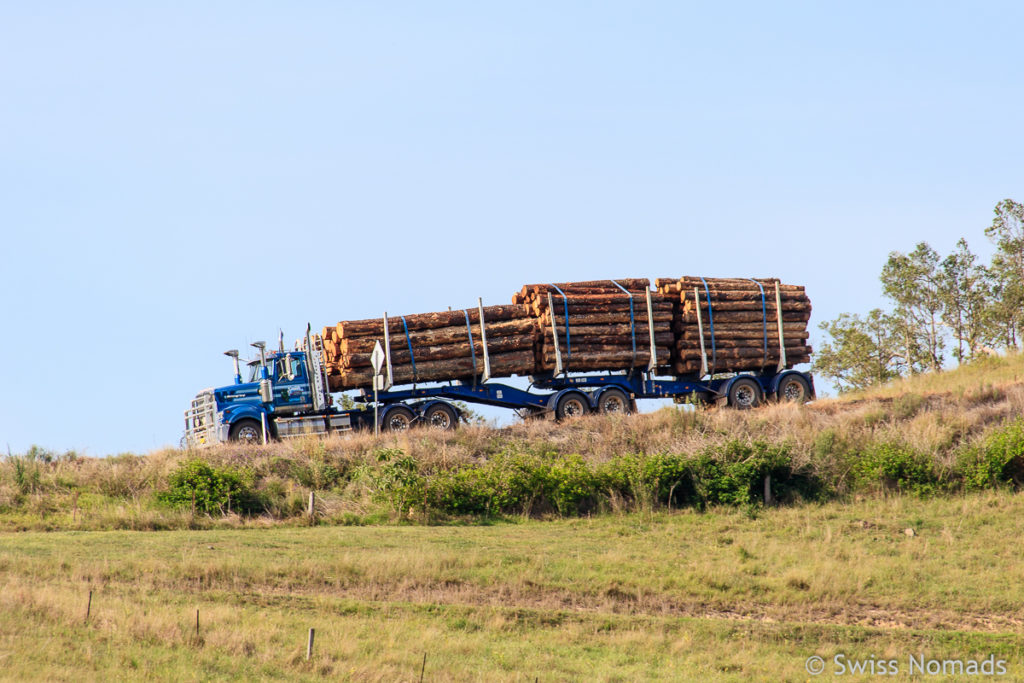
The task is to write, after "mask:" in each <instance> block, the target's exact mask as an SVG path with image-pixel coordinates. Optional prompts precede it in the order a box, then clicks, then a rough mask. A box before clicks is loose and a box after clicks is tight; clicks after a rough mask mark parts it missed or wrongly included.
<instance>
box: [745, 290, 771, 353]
mask: <svg viewBox="0 0 1024 683" xmlns="http://www.w3.org/2000/svg"><path fill="white" fill-rule="evenodd" d="M747 279H748V280H750V281H751V282H753V283H754V284H755V285H757V286H758V287H759V288H760V289H761V325H762V326H763V327H764V364H765V365H768V309H767V308H766V307H765V304H764V285H762V284H761V283H760V282H758V281H757V280H755V279H754V278H752V277H750V278H747Z"/></svg>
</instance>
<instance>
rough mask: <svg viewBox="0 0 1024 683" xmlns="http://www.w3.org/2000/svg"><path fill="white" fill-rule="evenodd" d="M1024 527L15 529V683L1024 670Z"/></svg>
mask: <svg viewBox="0 0 1024 683" xmlns="http://www.w3.org/2000/svg"><path fill="white" fill-rule="evenodd" d="M1022 519H1024V497H1021V496H1017V495H1014V494H1011V493H1006V492H984V493H978V494H971V495H968V496H963V497H941V498H933V499H929V500H922V499H919V498H913V497H891V498H872V499H867V500H861V501H854V502H848V503H827V504H824V505H799V506H793V507H783V508H775V509H768V510H763V511H761V512H760V513H758V514H756V515H751V514H749V513H748V512H744V511H742V510H737V509H734V508H723V509H715V510H711V511H708V512H704V513H698V512H694V511H682V512H674V513H664V512H662V513H653V514H625V515H603V516H600V517H594V518H590V519H587V518H583V519H572V520H553V521H523V522H520V523H510V522H502V523H496V524H493V525H475V526H421V525H417V526H413V525H408V526H364V527H343V526H316V527H305V528H304V527H291V528H284V527H278V528H267V529H252V528H250V529H213V530H205V531H189V530H182V531H155V532H152V531H110V532H102V531H100V532H50V533H46V532H25V533H7V534H3V535H0V676H2V677H3V678H4V679H6V680H26V679H36V680H38V679H46V680H67V681H78V680H101V679H106V680H111V679H113V680H122V679H136V680H141V679H146V680H150V679H157V680H209V679H235V680H248V679H289V680H293V679H307V680H316V679H321V678H331V679H341V680H381V681H393V680H408V681H415V680H419V677H420V672H421V668H423V667H424V665H423V657H424V654H426V665H425V669H424V680H480V681H483V680H488V681H490V680H509V681H534V680H542V681H554V680H602V681H633V680H687V679H718V680H750V679H760V680H804V679H807V678H808V675H807V673H806V671H805V668H804V667H805V660H806V659H807V657H809V656H811V655H815V654H816V655H819V656H821V657H823V658H825V660H826V661H827V663H828V666H829V671H831V670H832V668H833V666H834V665H833V662H834V660H833V657H835V656H836V655H837V654H843V655H845V656H846V657H848V658H860V659H868V660H869V659H870V658H871V656H872V655H873V656H874V657H876V658H884V659H897V660H898V661H899V663H900V668H901V670H903V671H906V667H907V663H908V660H907V658H908V657H909V656H911V655H915V656H925V657H930V658H935V659H961V660H963V659H976V660H979V661H980V660H984V659H985V658H986V657H988V656H989V655H994V656H995V657H996V659H1002V660H1005V661H1006V664H1005V666H1006V667H1007V670H1008V676H1009V677H1010V678H1020V677H1022V676H1024V638H1022V635H1024V564H1022V563H1021V562H1020V546H1019V539H1020V533H1021V530H1022V526H1024V523H1022V521H1021V520H1022ZM907 529H913V530H914V532H913V535H909V534H908V532H907V531H906V530H907ZM90 590H92V591H93V598H92V606H91V614H90V616H89V620H88V621H87V622H86V620H85V613H86V606H87V600H88V593H89V591H90ZM196 610H198V611H199V622H200V625H199V635H198V637H197V636H196V633H195V618H196ZM309 628H315V629H316V641H315V645H314V654H313V658H312V660H311V661H308V662H307V661H306V659H305V646H306V637H307V632H308V629H309ZM823 678H828V676H825V677H823ZM846 678H852V679H854V680H856V677H851V676H847V677H844V680H846ZM954 678H955V677H954ZM974 679H976V677H974V678H971V677H968V676H965V677H964V680H974Z"/></svg>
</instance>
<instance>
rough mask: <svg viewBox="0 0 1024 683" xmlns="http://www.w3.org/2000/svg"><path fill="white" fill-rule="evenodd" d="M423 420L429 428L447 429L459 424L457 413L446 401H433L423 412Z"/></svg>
mask: <svg viewBox="0 0 1024 683" xmlns="http://www.w3.org/2000/svg"><path fill="white" fill-rule="evenodd" d="M423 420H424V421H425V422H426V423H427V425H428V426H429V427H430V428H431V429H437V430H439V431H449V430H452V429H455V427H456V426H458V424H459V414H458V413H457V412H455V408H452V407H451V406H450V405H448V404H447V403H435V404H434V405H432V406H430V407H429V408H427V410H426V412H425V413H423Z"/></svg>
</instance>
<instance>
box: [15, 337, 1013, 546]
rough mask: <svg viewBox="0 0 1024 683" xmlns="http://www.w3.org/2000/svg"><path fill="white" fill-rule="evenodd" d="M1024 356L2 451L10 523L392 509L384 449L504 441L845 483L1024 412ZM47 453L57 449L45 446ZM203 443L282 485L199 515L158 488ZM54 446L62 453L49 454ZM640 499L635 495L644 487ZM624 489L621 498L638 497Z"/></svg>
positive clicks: (479, 451)
mask: <svg viewBox="0 0 1024 683" xmlns="http://www.w3.org/2000/svg"><path fill="white" fill-rule="evenodd" d="M1022 376H1024V356H1020V355H1013V356H1007V357H1002V358H990V359H984V360H983V361H979V362H977V363H974V364H971V365H968V366H965V367H963V368H959V369H957V370H954V371H949V372H944V373H939V374H935V375H922V376H918V377H914V378H911V379H908V380H904V381H900V382H897V383H893V384H891V385H888V386H885V387H881V388H878V389H875V390H872V391H869V392H862V393H859V394H850V395H846V396H842V397H840V398H837V399H824V400H819V401H816V402H814V403H811V404H808V405H804V406H797V405H788V404H787V405H778V404H773V405H767V406H764V407H762V408H759V409H756V410H751V411H734V410H731V409H720V408H708V409H694V408H693V407H690V406H682V407H678V408H676V407H671V408H664V409H661V410H658V411H656V412H654V413H648V414H641V415H634V416H592V417H586V418H583V419H579V420H575V421H570V422H566V423H562V424H556V423H554V422H552V421H545V420H537V421H528V422H523V423H520V424H516V425H513V426H509V427H504V428H501V429H493V428H490V427H486V426H465V427H463V428H461V429H459V430H458V431H456V432H434V431H429V430H424V429H416V430H412V431H410V432H408V433H403V434H397V435H396V434H386V435H383V436H381V437H379V438H375V437H374V436H373V434H370V433H356V434H350V435H346V436H343V437H333V438H329V439H324V440H320V439H300V440H292V441H286V442H283V443H275V444H271V445H268V446H258V447H243V446H233V445H228V446H223V447H218V448H213V449H208V450H205V451H202V452H200V453H192V452H187V451H180V450H176V449H168V450H162V451H156V452H153V453H150V454H148V455H145V456H134V455H122V456H117V457H113V458H77V457H56V458H48V457H36V458H35V459H32V458H28V457H16V458H6V459H2V460H0V528H8V529H31V528H35V529H61V528H65V529H66V528H78V529H101V528H127V529H164V528H187V527H195V526H200V527H210V526H220V527H237V526H253V525H255V526H266V525H268V524H280V523H286V524H291V523H296V521H297V520H298V517H299V516H300V515H301V511H302V510H303V508H304V501H305V497H306V495H307V493H308V491H309V490H310V489H315V490H317V491H319V492H320V497H319V500H320V504H319V513H320V515H321V518H323V519H326V520H328V521H334V522H337V523H347V524H351V523H367V522H379V521H383V520H385V519H386V518H387V517H388V511H387V509H386V508H385V507H382V506H381V505H380V504H379V503H378V502H375V501H374V497H373V489H372V481H371V479H372V478H368V477H366V476H361V473H362V474H365V473H367V472H373V471H376V469H377V468H379V466H380V459H381V454H382V453H397V452H401V453H402V454H405V455H408V456H411V457H412V458H413V459H415V461H416V462H417V463H418V467H419V469H420V471H421V472H434V471H445V470H450V469H452V468H457V467H463V466H472V465H475V464H481V463H485V462H488V461H491V460H493V459H495V458H496V457H498V456H501V455H503V454H510V453H529V454H532V455H533V456H535V457H537V458H539V459H540V460H556V459H558V458H561V457H563V456H566V455H571V454H578V455H579V456H581V457H582V459H583V460H584V461H585V462H586V463H589V464H590V465H592V466H596V465H598V464H600V463H606V462H609V461H612V460H614V459H615V458H617V457H620V456H623V455H629V454H647V455H651V454H663V453H665V454H696V453H700V452H706V451H707V450H708V449H714V448H715V447H720V446H724V445H726V444H729V443H737V442H738V443H747V444H749V443H753V442H764V443H768V444H773V445H781V446H784V447H785V448H786V449H787V452H788V453H789V456H790V457H791V459H792V463H793V466H794V468H800V467H803V466H806V467H807V468H808V469H809V470H810V471H813V472H814V473H815V475H816V476H819V477H820V478H821V479H822V480H823V481H825V482H827V485H828V486H829V487H830V490H831V491H832V492H833V493H834V494H838V495H845V494H846V493H849V492H851V491H853V490H854V489H853V488H851V486H852V484H851V477H850V469H851V462H852V461H854V460H855V459H856V457H858V455H859V454H861V453H866V452H869V451H870V450H871V449H872V448H875V447H876V446H878V445H879V444H889V443H896V444H902V445H905V446H908V447H910V448H912V449H914V450H915V451H917V452H920V453H925V454H927V455H928V457H929V458H930V459H931V460H932V462H933V463H934V465H935V467H936V468H937V469H938V470H940V471H948V470H950V468H952V467H953V466H954V464H955V461H956V460H957V458H958V456H959V454H961V453H962V452H963V451H964V450H965V449H969V448H971V447H973V446H975V445H977V444H980V443H981V442H983V441H984V440H985V439H986V438H988V437H989V435H990V434H991V433H992V432H993V430H996V429H999V428H1001V427H1003V426H1004V425H1006V424H1007V423H1009V422H1011V421H1013V420H1016V419H1018V418H1019V417H1020V416H1021V415H1024V382H1021V381H1020V378H1021V377H1022ZM43 455H47V454H43ZM197 456H201V457H202V458H203V459H204V460H207V461H208V462H210V463H212V464H215V465H218V466H230V467H233V468H237V469H240V470H244V471H250V472H253V473H255V476H256V477H257V479H258V485H259V487H260V488H261V490H262V491H265V492H269V493H268V496H267V500H268V501H269V502H268V506H267V511H266V513H265V514H263V515H261V516H259V517H256V518H240V517H238V516H237V515H227V516H224V517H218V518H216V519H213V518H195V517H194V516H193V515H191V514H186V512H183V511H174V510H170V509H168V508H166V507H162V506H160V505H157V504H156V503H155V498H154V492H155V491H158V490H161V489H163V488H165V487H166V485H167V480H168V476H169V474H170V473H171V472H173V471H174V470H175V469H176V468H177V467H178V466H179V465H180V464H181V463H182V462H183V461H185V460H187V459H189V458H194V457H197ZM47 460H50V461H47ZM634 503H635V501H634ZM630 504H631V503H630V501H621V500H618V499H616V498H614V496H613V498H612V499H611V500H610V503H609V507H611V508H612V509H621V508H623V506H625V508H628V507H629V505H630Z"/></svg>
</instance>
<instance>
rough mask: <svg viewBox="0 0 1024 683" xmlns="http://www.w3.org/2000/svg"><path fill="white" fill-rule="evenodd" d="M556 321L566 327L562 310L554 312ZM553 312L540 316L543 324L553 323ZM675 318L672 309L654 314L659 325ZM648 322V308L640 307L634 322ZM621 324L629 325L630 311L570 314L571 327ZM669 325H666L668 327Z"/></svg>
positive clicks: (634, 316) (635, 314)
mask: <svg viewBox="0 0 1024 683" xmlns="http://www.w3.org/2000/svg"><path fill="white" fill-rule="evenodd" d="M553 317H554V319H555V323H556V324H557V325H559V326H560V327H565V316H564V315H562V312H561V311H556V312H555V314H554V316H553ZM551 318H552V314H551V311H548V312H546V313H544V315H542V316H541V317H540V322H541V324H542V325H551ZM672 318H673V314H672V311H664V312H657V313H655V314H654V323H655V327H657V324H658V323H671V322H672ZM640 322H643V323H646V322H647V308H646V307H644V308H643V309H642V310H640V309H639V307H638V310H636V311H635V312H634V315H633V323H640ZM609 323H614V324H620V325H629V324H630V319H629V311H622V312H619V313H588V314H584V315H573V314H572V313H570V314H569V326H570V329H571V328H572V327H573V326H576V325H601V324H609ZM667 327H669V326H668V325H666V328H667Z"/></svg>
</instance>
